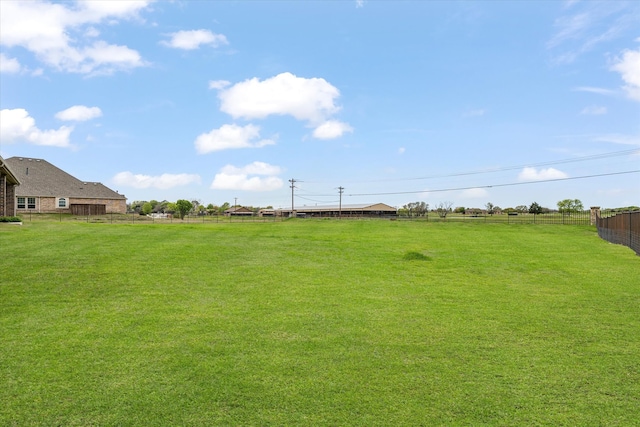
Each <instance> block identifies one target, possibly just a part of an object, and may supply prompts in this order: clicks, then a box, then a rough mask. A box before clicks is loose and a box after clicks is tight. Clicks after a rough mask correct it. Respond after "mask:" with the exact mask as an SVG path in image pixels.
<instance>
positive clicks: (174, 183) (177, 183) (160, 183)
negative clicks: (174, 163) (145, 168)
mask: <svg viewBox="0 0 640 427" xmlns="http://www.w3.org/2000/svg"><path fill="white" fill-rule="evenodd" d="M112 181H113V182H114V184H118V185H122V186H126V187H133V188H139V189H143V188H158V189H160V190H167V189H169V188H174V187H181V186H185V185H189V184H192V183H196V184H199V183H200V176H199V175H194V174H187V173H180V174H170V173H163V174H162V175H158V176H151V175H142V174H134V173H131V172H128V171H127V172H120V173H118V174H116V175H115V176H114V177H113V179H112Z"/></svg>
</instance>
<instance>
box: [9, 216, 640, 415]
mask: <svg viewBox="0 0 640 427" xmlns="http://www.w3.org/2000/svg"><path fill="white" fill-rule="evenodd" d="M0 251H1V252H0V343H1V345H0V381H1V384H2V386H1V387H0V402H2V403H1V404H0V425H2V426H36V425H43V426H52V425H60V426H87V425H121V426H140V425H154V426H155V425H158V426H160V425H167V426H173V425H185V426H187V425H188V426H198V425H230V426H266V425H331V426H378V425H379V426H387V425H388V426H398V425H407V426H413V425H425V426H426V425H446V426H454V425H474V426H476V425H487V426H489V425H490V426H500V425H502V426H516V425H518V426H520V425H522V426H533V425H550V426H576V425H581V426H594V425H607V426H630V425H640V421H638V420H640V257H638V256H636V255H635V254H634V253H633V251H632V250H631V249H629V248H627V247H624V246H619V245H612V244H609V243H607V242H605V241H604V240H601V239H599V238H598V236H597V233H596V230H595V228H594V227H590V226H574V225H539V224H538V225H533V224H515V225H514V224H510V225H509V224H475V223H461V222H460V223H436V222H434V223H427V222H417V221H415V222H411V221H406V222H405V221H402V222H401V221H382V220H379V221H338V220H288V221H278V222H264V223H223V222H220V223H207V224H202V223H180V221H174V222H173V223H171V224H154V223H140V224H126V223H122V224H99V223H98V224H96V223H82V222H76V223H73V222H55V221H51V222H47V221H39V222H26V223H25V224H24V225H22V226H16V225H2V226H0Z"/></svg>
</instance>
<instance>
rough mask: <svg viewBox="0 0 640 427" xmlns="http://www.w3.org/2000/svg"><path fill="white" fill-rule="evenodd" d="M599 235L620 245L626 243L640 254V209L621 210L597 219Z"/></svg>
mask: <svg viewBox="0 0 640 427" xmlns="http://www.w3.org/2000/svg"><path fill="white" fill-rule="evenodd" d="M596 226H597V227H598V236H600V238H602V239H604V240H606V241H608V242H611V243H616V244H619V245H625V246H628V247H630V248H631V249H633V250H634V251H635V253H636V254H638V255H640V211H633V212H619V213H616V214H615V215H613V216H609V217H606V218H605V217H602V216H598V218H597V219H596Z"/></svg>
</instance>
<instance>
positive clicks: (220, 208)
mask: <svg viewBox="0 0 640 427" xmlns="http://www.w3.org/2000/svg"><path fill="white" fill-rule="evenodd" d="M230 207H231V205H230V204H229V202H224V203H223V204H222V205H221V206H219V207H218V212H219V213H221V214H223V213H224V211H226V210H227V209H229V208H230Z"/></svg>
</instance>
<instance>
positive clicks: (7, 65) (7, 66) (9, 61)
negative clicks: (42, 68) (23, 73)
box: [0, 53, 20, 74]
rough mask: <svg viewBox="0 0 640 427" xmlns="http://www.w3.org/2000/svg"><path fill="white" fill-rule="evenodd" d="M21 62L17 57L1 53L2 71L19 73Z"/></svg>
mask: <svg viewBox="0 0 640 427" xmlns="http://www.w3.org/2000/svg"><path fill="white" fill-rule="evenodd" d="M19 72H20V62H18V60H17V59H16V58H9V57H8V56H6V55H5V54H4V53H0V73H7V74H10V73H19Z"/></svg>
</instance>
